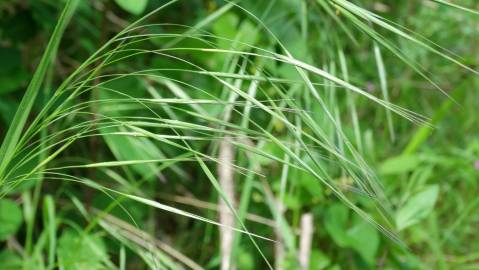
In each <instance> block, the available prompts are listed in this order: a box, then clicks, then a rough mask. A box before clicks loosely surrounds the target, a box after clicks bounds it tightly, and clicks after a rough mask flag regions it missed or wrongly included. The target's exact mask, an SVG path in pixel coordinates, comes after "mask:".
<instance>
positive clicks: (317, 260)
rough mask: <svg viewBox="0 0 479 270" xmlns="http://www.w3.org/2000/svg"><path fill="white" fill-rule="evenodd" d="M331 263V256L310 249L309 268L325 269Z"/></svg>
mask: <svg viewBox="0 0 479 270" xmlns="http://www.w3.org/2000/svg"><path fill="white" fill-rule="evenodd" d="M330 264H331V258H329V257H328V256H327V255H326V254H324V253H323V252H321V251H320V250H318V249H313V250H312V251H311V261H310V263H309V270H322V269H326V267H328V266H329V265H330Z"/></svg>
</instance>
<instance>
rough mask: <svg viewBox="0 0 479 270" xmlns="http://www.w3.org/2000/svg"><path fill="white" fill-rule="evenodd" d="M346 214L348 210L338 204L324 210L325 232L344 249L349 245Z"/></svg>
mask: <svg viewBox="0 0 479 270" xmlns="http://www.w3.org/2000/svg"><path fill="white" fill-rule="evenodd" d="M348 212H349V209H348V208H347V207H346V206H344V205H342V204H340V203H335V204H333V205H332V206H330V207H329V208H328V209H327V210H326V221H325V224H324V225H325V227H326V231H327V232H328V233H329V235H330V236H331V238H333V240H334V242H335V243H336V244H338V245H339V246H340V247H346V246H347V245H348V243H349V239H348V237H347V235H346V225H347V224H346V223H347V221H348Z"/></svg>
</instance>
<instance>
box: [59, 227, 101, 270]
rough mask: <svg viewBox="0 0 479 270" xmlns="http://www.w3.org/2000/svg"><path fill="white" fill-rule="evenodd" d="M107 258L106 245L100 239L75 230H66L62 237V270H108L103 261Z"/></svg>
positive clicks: (60, 258) (60, 252) (60, 254)
mask: <svg viewBox="0 0 479 270" xmlns="http://www.w3.org/2000/svg"><path fill="white" fill-rule="evenodd" d="M107 258H108V256H107V253H106V249H105V245H104V243H103V241H102V240H101V238H99V237H96V236H93V235H87V234H80V233H77V232H75V231H73V230H66V231H65V232H63V234H62V236H61V237H60V240H59V245H58V261H59V265H60V268H61V269H69V270H82V269H90V270H100V269H106V268H105V267H104V266H103V264H102V261H104V260H106V259H107Z"/></svg>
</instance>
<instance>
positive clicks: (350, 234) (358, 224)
mask: <svg viewBox="0 0 479 270" xmlns="http://www.w3.org/2000/svg"><path fill="white" fill-rule="evenodd" d="M350 218H351V217H350V215H349V209H348V208H347V207H346V206H345V205H343V204H341V203H335V204H333V205H332V206H330V207H329V208H328V209H327V210H326V223H325V228H326V231H327V232H328V233H329V235H330V236H331V238H333V240H334V242H335V243H336V244H337V245H339V246H340V247H343V248H344V247H349V248H352V249H353V250H354V251H356V252H357V253H358V254H359V255H361V257H362V258H363V259H364V260H365V261H366V262H367V263H368V264H370V265H372V264H373V263H374V260H375V258H376V253H377V250H378V247H379V233H378V231H377V230H376V229H375V228H374V227H373V226H372V225H371V224H369V223H367V222H366V221H364V220H363V219H362V218H361V217H359V216H353V218H352V222H350V221H349V219H350ZM348 223H352V224H351V225H348Z"/></svg>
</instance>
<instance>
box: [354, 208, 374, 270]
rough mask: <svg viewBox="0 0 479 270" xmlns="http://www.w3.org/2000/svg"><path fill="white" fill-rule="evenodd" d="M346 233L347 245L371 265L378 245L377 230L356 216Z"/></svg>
mask: <svg viewBox="0 0 479 270" xmlns="http://www.w3.org/2000/svg"><path fill="white" fill-rule="evenodd" d="M347 234H348V237H349V246H350V247H351V248H353V249H354V250H355V251H356V252H358V253H359V254H360V255H361V256H362V257H363V259H364V260H365V261H366V262H367V263H368V264H370V265H373V264H374V261H375V258H376V253H377V251H378V247H379V232H378V231H377V230H376V228H374V227H373V226H372V225H371V224H369V223H367V222H366V221H364V220H363V219H361V218H360V217H357V218H356V220H355V224H354V226H353V227H352V228H351V229H349V230H348V232H347Z"/></svg>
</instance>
